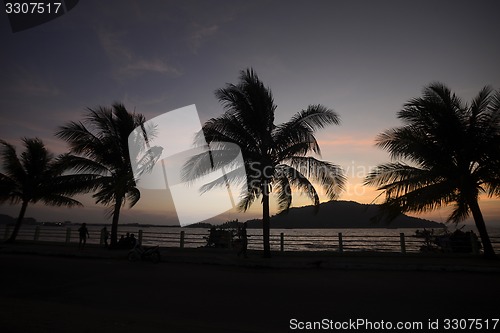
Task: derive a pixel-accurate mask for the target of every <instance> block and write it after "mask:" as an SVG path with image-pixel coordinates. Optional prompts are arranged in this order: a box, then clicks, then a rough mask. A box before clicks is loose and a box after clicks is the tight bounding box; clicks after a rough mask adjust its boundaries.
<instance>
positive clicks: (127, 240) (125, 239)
mask: <svg viewBox="0 0 500 333" xmlns="http://www.w3.org/2000/svg"><path fill="white" fill-rule="evenodd" d="M137 242H138V241H137V238H135V235H134V234H131V233H129V232H127V235H125V236H123V235H122V236H121V237H120V239H119V240H118V248H119V249H133V248H134V247H135V246H136V245H137Z"/></svg>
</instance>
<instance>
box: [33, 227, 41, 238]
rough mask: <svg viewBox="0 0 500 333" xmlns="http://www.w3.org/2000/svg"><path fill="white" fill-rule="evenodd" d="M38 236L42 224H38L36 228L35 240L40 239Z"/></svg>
mask: <svg viewBox="0 0 500 333" xmlns="http://www.w3.org/2000/svg"><path fill="white" fill-rule="evenodd" d="M38 238H40V226H39V225H37V226H36V228H35V236H34V237H33V240H34V241H38Z"/></svg>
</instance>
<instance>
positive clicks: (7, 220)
mask: <svg viewBox="0 0 500 333" xmlns="http://www.w3.org/2000/svg"><path fill="white" fill-rule="evenodd" d="M16 220H17V219H16V218H14V217H12V216H9V215H5V214H0V225H5V224H15V223H16ZM36 223H37V221H36V219H34V218H32V217H25V218H24V219H23V224H36Z"/></svg>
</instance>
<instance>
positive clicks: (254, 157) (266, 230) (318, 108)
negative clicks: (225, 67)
mask: <svg viewBox="0 0 500 333" xmlns="http://www.w3.org/2000/svg"><path fill="white" fill-rule="evenodd" d="M215 95H216V97H217V99H218V100H219V102H220V103H221V104H222V105H223V107H224V109H225V113H224V114H223V115H222V116H220V117H218V118H213V119H210V120H208V121H207V122H206V123H205V124H204V125H203V127H202V132H200V133H198V136H197V141H198V143H199V144H204V143H205V140H206V142H207V143H208V144H210V143H217V142H219V143H220V142H229V143H232V144H237V145H238V146H239V147H240V148H241V152H242V156H243V159H244V163H245V169H246V182H244V184H243V189H244V191H243V193H245V194H244V196H243V197H242V198H241V201H240V202H239V204H238V207H239V209H240V210H242V211H245V210H247V209H248V208H249V207H250V206H251V204H252V203H253V202H254V201H255V200H256V199H257V198H259V197H262V228H263V243H264V256H265V257H269V256H270V244H269V234H270V223H269V222H270V216H269V196H270V194H271V192H272V191H274V192H275V193H276V196H277V201H278V206H279V210H280V211H284V210H288V208H289V207H290V205H291V203H292V188H296V189H298V190H299V191H301V192H304V193H306V194H307V195H308V196H309V198H310V199H311V200H312V201H313V203H314V205H315V206H316V207H319V203H320V199H319V195H318V193H317V191H316V189H315V188H314V186H313V184H312V183H311V181H310V180H309V179H311V180H312V181H314V182H317V183H318V184H319V185H320V186H321V187H323V189H324V190H325V193H326V196H327V197H328V198H329V199H335V198H336V197H337V196H338V194H339V191H340V190H341V189H343V187H344V183H345V177H344V176H343V173H342V170H341V168H340V167H339V166H337V165H334V164H331V163H329V162H324V161H320V160H318V159H316V158H314V157H312V156H309V153H311V152H312V153H316V154H318V155H319V154H320V147H319V145H318V142H317V141H316V138H315V136H314V133H315V131H316V130H317V129H319V128H323V127H325V126H326V125H330V124H339V117H338V115H337V114H336V113H335V112H333V111H332V110H330V109H327V108H326V107H324V106H322V105H311V106H309V107H308V108H307V109H306V110H302V111H300V112H298V113H297V114H295V115H294V116H293V117H292V119H291V120H290V121H288V122H286V123H283V124H280V125H275V124H274V112H275V110H276V105H275V104H274V100H273V96H272V93H271V90H270V89H269V88H266V87H265V86H264V84H263V83H262V81H260V80H259V78H258V76H257V74H256V73H255V72H254V71H253V70H252V69H247V70H246V71H241V73H240V82H239V83H238V84H236V85H235V84H228V85H227V86H226V87H225V88H222V89H219V90H217V91H216V92H215ZM193 165H195V166H196V164H191V165H189V163H188V164H187V167H188V168H189V169H190V170H189V171H190V173H191V175H188V177H187V178H194V177H196V175H201V174H205V173H206V172H207V170H203V169H197V168H196V167H194V168H193ZM205 165H206V164H203V166H205ZM203 166H201V167H202V168H203ZM198 167H199V165H198ZM188 174H189V172H188ZM226 178H227V180H228V181H237V180H235V179H231V175H230V174H228V175H225V179H224V180H226ZM221 183H223V182H221ZM207 188H208V189H209V188H210V186H208V187H207Z"/></svg>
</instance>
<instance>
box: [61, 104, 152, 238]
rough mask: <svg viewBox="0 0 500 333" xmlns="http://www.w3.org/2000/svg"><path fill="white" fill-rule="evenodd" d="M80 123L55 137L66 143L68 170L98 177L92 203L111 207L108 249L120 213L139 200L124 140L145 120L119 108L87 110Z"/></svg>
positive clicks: (117, 106)
mask: <svg viewBox="0 0 500 333" xmlns="http://www.w3.org/2000/svg"><path fill="white" fill-rule="evenodd" d="M88 111H89V113H88V114H87V115H86V117H85V118H84V120H83V122H73V121H72V122H69V123H68V124H66V125H65V126H62V127H60V129H59V131H58V132H57V133H56V136H57V137H59V138H61V139H63V140H65V141H67V142H68V143H69V146H70V152H71V153H73V154H75V155H76V156H75V157H74V158H73V160H72V166H73V168H75V170H77V171H79V172H88V173H92V174H96V175H99V177H98V178H97V179H96V180H94V187H95V189H96V192H95V193H94V194H93V197H94V198H95V200H96V203H98V204H103V205H106V206H111V209H110V211H109V215H111V216H112V225H111V246H115V245H116V244H117V235H118V221H119V218H120V209H121V207H122V206H123V205H125V203H126V202H127V201H129V207H133V206H134V205H135V204H136V203H137V202H138V201H139V198H140V192H139V190H138V189H137V187H136V184H135V181H134V174H133V172H132V167H131V164H130V159H129V150H128V136H129V135H130V133H132V131H133V130H134V129H135V128H136V127H138V126H141V125H142V124H143V123H144V121H145V118H144V116H142V115H140V114H135V113H130V112H128V111H127V109H126V108H125V106H124V105H123V104H119V103H115V104H113V105H112V107H111V108H106V107H98V108H96V109H90V108H89V109H88Z"/></svg>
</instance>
